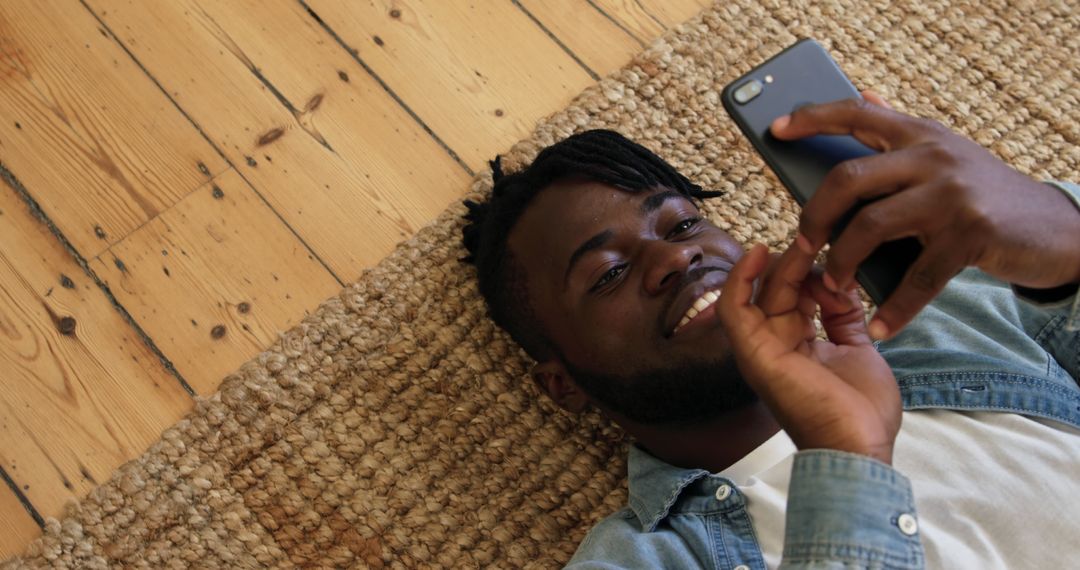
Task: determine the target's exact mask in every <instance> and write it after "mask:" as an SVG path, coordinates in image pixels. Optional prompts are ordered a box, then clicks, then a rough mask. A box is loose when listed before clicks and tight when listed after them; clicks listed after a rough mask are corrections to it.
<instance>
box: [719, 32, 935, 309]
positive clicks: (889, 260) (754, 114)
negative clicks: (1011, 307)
mask: <svg viewBox="0 0 1080 570" xmlns="http://www.w3.org/2000/svg"><path fill="white" fill-rule="evenodd" d="M857 97H860V95H859V91H858V90H857V89H855V86H854V85H852V84H851V81H849V80H848V78H847V77H846V76H845V75H844V72H842V71H840V66H838V65H837V64H836V62H835V61H833V59H832V58H831V57H829V54H828V53H827V52H826V51H825V49H824V48H823V47H821V45H820V44H818V43H817V42H816V41H814V40H812V39H803V40H799V41H798V42H796V43H795V44H793V45H791V46H790V47H788V48H787V49H785V50H784V51H782V52H780V53H779V54H777V55H775V56H773V57H772V58H771V59H769V60H768V61H766V62H765V63H763V64H761V65H759V66H757V67H755V68H754V69H753V70H751V71H750V72H749V73H747V74H746V75H743V76H742V77H740V78H738V79H736V80H735V81H733V82H731V83H730V84H729V85H728V86H727V87H725V88H724V91H723V93H722V94H721V100H722V101H723V103H724V109H725V110H727V112H728V115H730V116H731V118H732V119H733V120H734V121H735V124H736V125H738V127H739V129H740V130H741V131H742V132H743V134H744V135H746V137H747V138H748V139H750V142H751V143H752V144H753V145H754V148H755V149H757V151H758V153H759V154H760V155H761V156H762V158H764V159H765V162H766V164H768V165H769V167H770V168H772V170H773V172H775V173H776V175H777V177H779V178H780V182H781V183H783V184H784V186H785V187H786V188H787V189H788V192H790V193H791V194H792V196H794V197H795V200H796V201H797V202H798V203H799V205H800V206H802V205H805V204H806V202H807V201H808V200H809V199H810V197H811V196H813V195H814V192H815V191H817V189H818V187H819V186H820V185H821V182H822V180H824V179H825V175H826V174H828V173H829V171H830V170H832V168H833V167H834V166H836V165H837V164H840V163H841V162H844V161H845V160H851V159H854V158H859V157H863V156H867V155H870V154H875V153H876V151H875V150H873V149H871V148H870V147H867V146H865V145H863V144H862V143H860V142H859V141H858V140H856V139H855V138H854V137H852V136H848V135H818V136H813V137H808V138H805V139H801V140H797V141H782V140H780V139H777V138H776V137H773V136H772V134H770V133H769V125H770V124H771V123H772V121H773V119H776V118H777V117H779V116H781V115H786V114H788V113H791V112H792V111H794V110H796V109H798V108H799V107H802V106H804V105H808V104H812V103H813V104H817V103H830V102H832V101H839V100H842V99H852V98H857ZM865 204H866V202H863V203H860V204H857V205H856V206H855V207H854V208H853V209H852V210H851V211H849V212H847V213H846V214H845V215H844V217H843V218H842V219H841V220H840V221H839V222H838V223H837V225H836V227H834V228H833V232H832V235H831V236H830V242H831V241H832V240H835V239H836V238H837V237H838V236H839V235H840V233H841V232H842V231H843V229H844V227H845V226H847V223H848V222H849V221H851V218H852V217H854V216H855V214H856V213H857V212H858V210H859V209H860V208H861V207H863V206H864V205H865ZM921 251H922V246H921V245H920V244H919V241H918V240H917V239H915V238H904V239H899V240H896V241H890V242H886V243H883V244H881V246H880V247H878V248H877V249H876V250H874V252H873V253H872V254H871V255H870V257H868V258H867V259H866V260H865V261H864V262H863V263H862V264H861V265H860V266H859V268H858V270H857V272H856V278H857V279H858V281H859V283H860V284H861V285H862V287H863V289H864V290H866V293H867V294H868V295H870V298H871V299H873V300H874V302H875V303H877V304H878V305H880V304H882V303H883V302H884V301H885V299H887V298H888V297H889V295H890V294H892V292H893V290H895V289H896V287H897V286H898V285H899V284H900V281H901V280H902V279H903V278H904V274H905V273H907V270H908V268H909V267H910V266H911V264H912V263H914V262H915V259H916V258H917V257H918V256H919V253H920V252H921Z"/></svg>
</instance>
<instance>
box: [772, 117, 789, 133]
mask: <svg viewBox="0 0 1080 570" xmlns="http://www.w3.org/2000/svg"><path fill="white" fill-rule="evenodd" d="M790 122H791V115H782V116H780V117H777V118H776V119H775V120H773V122H772V127H771V128H772V130H774V131H777V130H781V129H784V128H786V127H787V126H788V123H790Z"/></svg>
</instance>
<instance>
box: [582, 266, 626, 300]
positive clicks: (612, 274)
mask: <svg viewBox="0 0 1080 570" xmlns="http://www.w3.org/2000/svg"><path fill="white" fill-rule="evenodd" d="M625 270H626V264H625V263H623V264H621V265H616V266H615V267H612V268H611V269H608V270H607V272H606V273H604V274H603V275H601V276H600V279H597V280H596V284H594V285H593V286H592V288H591V289H589V292H590V293H592V292H595V291H598V290H600V289H602V288H603V287H604V286H605V285H607V284H609V283H611V282H612V281H615V280H616V279H618V278H619V276H620V275H622V272H623V271H625Z"/></svg>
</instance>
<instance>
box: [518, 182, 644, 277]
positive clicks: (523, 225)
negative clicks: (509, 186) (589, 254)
mask: <svg viewBox="0 0 1080 570" xmlns="http://www.w3.org/2000/svg"><path fill="white" fill-rule="evenodd" d="M663 190H664V189H661V188H657V189H654V190H647V191H642V192H637V193H634V192H626V191H623V190H619V189H617V188H613V187H611V186H608V185H606V184H603V183H600V182H594V181H583V180H573V181H561V182H557V183H555V184H553V185H551V186H549V187H547V188H545V189H544V190H542V191H541V192H540V193H539V194H538V195H537V196H536V197H535V198H534V199H533V201H532V202H531V203H530V204H529V207H528V208H527V209H526V210H525V213H524V214H523V215H522V216H521V219H520V220H519V221H518V223H517V224H516V225H515V226H514V229H513V231H511V232H510V236H509V239H508V245H509V247H510V250H511V251H512V252H513V253H514V255H515V257H517V258H518V260H519V261H520V262H522V263H523V264H524V265H525V266H526V267H531V268H536V267H538V266H542V267H543V268H544V269H545V270H554V271H561V270H563V269H565V267H564V266H565V264H566V263H567V260H568V258H569V256H570V254H571V252H572V251H573V250H574V249H575V248H576V247H578V246H579V245H581V243H582V242H583V241H584V240H587V239H589V238H591V237H593V236H594V235H595V234H596V233H597V232H600V231H603V230H605V229H617V227H618V226H619V224H620V223H634V222H636V221H638V220H640V219H641V217H642V213H641V207H642V203H643V202H644V201H645V200H646V199H647V198H648V197H649V196H651V195H654V194H657V193H659V192H661V191H663Z"/></svg>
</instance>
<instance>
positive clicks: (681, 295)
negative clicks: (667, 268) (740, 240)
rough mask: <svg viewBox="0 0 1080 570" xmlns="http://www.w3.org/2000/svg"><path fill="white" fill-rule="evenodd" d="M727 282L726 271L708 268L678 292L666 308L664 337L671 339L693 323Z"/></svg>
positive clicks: (713, 301) (718, 296)
mask: <svg viewBox="0 0 1080 570" xmlns="http://www.w3.org/2000/svg"><path fill="white" fill-rule="evenodd" d="M725 282H727V270H726V269H721V268H718V267H717V268H710V269H709V270H707V272H706V273H704V274H703V275H701V276H700V278H699V279H698V280H696V281H691V282H690V283H689V284H687V285H685V286H684V287H683V288H682V289H680V290H679V292H678V294H677V295H676V296H675V300H674V301H673V302H672V303H671V306H670V307H669V308H668V310H667V313H666V315H665V319H664V328H663V331H664V336H665V337H667V338H671V336H672V335H674V334H675V333H676V332H678V331H679V330H680V329H681V328H682V327H684V326H687V325H689V324H690V323H691V322H693V320H694V318H696V317H697V316H698V315H700V314H702V312H703V311H706V310H707V309H708V308H709V307H710V306H712V304H713V303H715V302H716V300H717V299H719V298H720V291H721V289H722V288H723V286H724V283H725Z"/></svg>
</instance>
